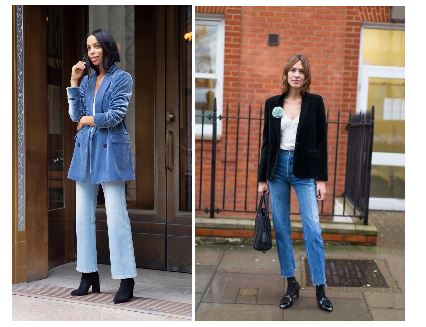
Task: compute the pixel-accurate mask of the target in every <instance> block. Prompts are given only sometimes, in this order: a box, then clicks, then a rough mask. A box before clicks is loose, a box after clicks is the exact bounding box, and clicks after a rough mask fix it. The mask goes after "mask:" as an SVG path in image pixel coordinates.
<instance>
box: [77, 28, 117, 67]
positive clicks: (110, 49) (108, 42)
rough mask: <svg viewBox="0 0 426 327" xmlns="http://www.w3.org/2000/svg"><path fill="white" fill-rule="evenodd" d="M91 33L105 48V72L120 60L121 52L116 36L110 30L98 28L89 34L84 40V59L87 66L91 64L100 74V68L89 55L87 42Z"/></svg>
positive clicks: (103, 48) (103, 64)
mask: <svg viewBox="0 0 426 327" xmlns="http://www.w3.org/2000/svg"><path fill="white" fill-rule="evenodd" d="M90 35H93V36H94V37H95V38H96V40H97V41H98V43H99V45H100V46H101V47H102V50H103V61H102V67H103V68H104V71H105V72H107V71H108V70H109V68H110V67H111V66H112V65H113V64H114V63H116V62H120V54H119V53H118V47H117V43H115V41H114V38H113V37H112V35H111V34H110V33H109V32H108V31H106V30H103V29H97V30H95V31H93V32H90V33H89V34H87V35H86V38H85V39H84V42H83V49H84V50H83V53H84V55H83V61H84V62H85V63H86V67H87V64H89V66H90V68H92V69H93V70H95V71H96V75H99V68H98V67H96V66H95V65H93V63H92V62H91V61H90V60H89V58H88V56H87V43H86V42H87V38H88V37H89V36H90ZM87 68H88V67H87ZM89 73H90V71H89Z"/></svg>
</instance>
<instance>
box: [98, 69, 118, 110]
mask: <svg viewBox="0 0 426 327" xmlns="http://www.w3.org/2000/svg"><path fill="white" fill-rule="evenodd" d="M117 69H118V67H117V66H116V65H115V64H113V65H112V66H111V67H110V68H109V70H108V72H107V73H106V74H105V77H104V80H103V81H102V83H101V85H100V86H99V90H98V92H97V93H96V104H95V107H96V110H95V113H97V112H102V99H103V97H104V94H105V92H106V90H108V87H109V85H110V84H111V81H112V77H113V75H114V72H115V71H116V70H117Z"/></svg>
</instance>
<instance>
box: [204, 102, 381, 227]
mask: <svg viewBox="0 0 426 327" xmlns="http://www.w3.org/2000/svg"><path fill="white" fill-rule="evenodd" d="M216 108H217V107H216V101H215V102H214V106H213V110H212V111H211V110H210V111H205V110H202V111H201V112H197V113H196V122H198V123H199V125H201V126H200V127H201V129H200V132H199V135H197V145H196V149H197V150H196V152H197V153H196V158H197V163H196V166H197V167H196V169H197V170H198V172H197V184H198V185H196V188H197V191H198V192H197V196H196V210H198V212H201V213H203V212H204V214H206V215H207V214H208V216H209V217H210V218H214V217H215V216H218V215H220V214H225V213H226V215H227V216H241V215H242V216H244V213H246V214H249V215H252V213H254V212H255V211H256V205H257V202H258V196H259V194H258V193H257V183H256V180H257V166H258V162H259V159H260V147H261V140H262V129H263V108H262V107H260V108H258V109H257V110H255V113H254V114H253V111H254V110H252V106H251V105H247V106H246V107H245V108H242V106H241V105H240V104H236V108H235V109H233V113H234V115H229V112H230V106H229V105H227V106H225V108H224V113H223V114H220V115H218V114H217V109H216ZM235 114H236V115H235ZM329 118H330V114H329V112H328V111H327V133H328V157H329V163H330V162H331V163H332V165H331V167H330V165H329V183H328V194H330V193H331V195H330V196H328V197H327V199H326V201H321V203H320V217H321V218H322V219H331V218H333V219H336V217H341V218H342V219H343V220H344V218H343V217H347V218H349V217H358V218H360V219H362V220H363V221H364V224H368V204H369V202H368V200H369V196H370V175H371V154H372V146H373V130H374V107H373V109H372V112H371V113H365V114H357V115H349V118H348V119H347V121H346V122H344V121H343V120H342V119H341V112H340V111H338V112H337V117H335V119H329ZM218 126H220V127H221V129H220V131H221V132H220V133H219V134H218ZM345 138H346V140H345ZM342 151H345V152H346V153H345V154H343V155H342V153H341V152H342ZM342 156H343V158H345V159H346V164H345V162H339V159H340V158H342ZM218 159H219V164H218ZM330 159H331V160H330ZM330 168H331V169H330ZM330 182H331V183H330ZM206 183H208V184H209V185H206ZM330 185H332V186H331V191H330ZM291 214H299V212H298V210H297V211H295V210H294V207H293V206H292V207H291Z"/></svg>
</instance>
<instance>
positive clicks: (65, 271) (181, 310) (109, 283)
mask: <svg viewBox="0 0 426 327" xmlns="http://www.w3.org/2000/svg"><path fill="white" fill-rule="evenodd" d="M98 271H99V275H100V283H101V293H94V294H92V293H91V291H89V294H88V295H86V296H82V297H73V296H70V294H69V293H70V292H71V290H72V289H74V288H76V287H78V285H79V283H80V276H81V275H80V273H78V272H77V271H76V270H75V262H74V263H69V264H65V265H62V266H59V267H56V268H54V269H52V270H50V271H49V277H48V278H46V279H43V280H39V281H35V282H31V283H21V284H14V285H13V286H12V294H13V295H12V319H13V320H191V316H192V304H191V303H192V275H191V274H185V273H177V272H167V271H159V270H149V269H138V270H137V271H138V276H137V277H136V278H135V290H134V298H133V299H132V300H130V301H129V302H127V303H123V304H118V305H115V304H114V303H113V302H112V299H113V297H114V295H115V293H116V292H117V290H118V287H119V285H120V281H119V280H114V279H112V278H111V272H110V266H109V265H100V264H99V265H98Z"/></svg>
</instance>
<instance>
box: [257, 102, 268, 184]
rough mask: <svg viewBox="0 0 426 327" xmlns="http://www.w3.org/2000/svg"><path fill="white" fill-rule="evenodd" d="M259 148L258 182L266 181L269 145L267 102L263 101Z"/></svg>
mask: <svg viewBox="0 0 426 327" xmlns="http://www.w3.org/2000/svg"><path fill="white" fill-rule="evenodd" d="M262 140H263V141H262V147H261V150H260V162H259V168H258V174H257V175H258V176H257V181H258V182H266V167H267V165H268V145H269V102H268V100H266V101H265V109H264V119H263V138H262Z"/></svg>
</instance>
